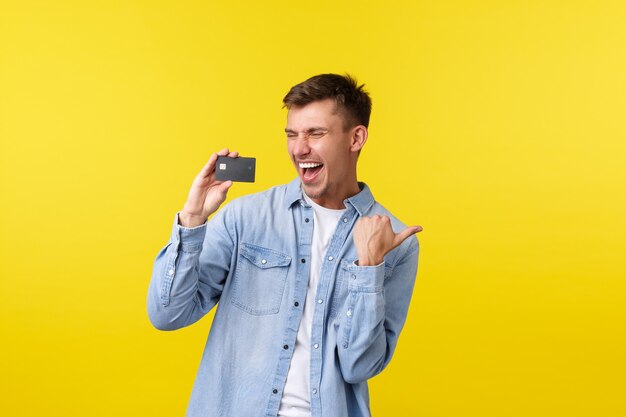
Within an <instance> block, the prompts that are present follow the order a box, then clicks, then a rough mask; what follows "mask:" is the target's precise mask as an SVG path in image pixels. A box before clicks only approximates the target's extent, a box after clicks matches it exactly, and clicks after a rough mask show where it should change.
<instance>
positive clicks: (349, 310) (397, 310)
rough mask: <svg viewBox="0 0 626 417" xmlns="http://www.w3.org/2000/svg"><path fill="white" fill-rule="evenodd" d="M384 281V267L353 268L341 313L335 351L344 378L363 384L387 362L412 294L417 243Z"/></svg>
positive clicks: (396, 340)
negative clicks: (347, 293)
mask: <svg viewBox="0 0 626 417" xmlns="http://www.w3.org/2000/svg"><path fill="white" fill-rule="evenodd" d="M407 246H408V248H406V249H405V251H406V253H405V255H404V256H403V257H402V258H401V261H400V262H398V263H397V264H396V265H395V266H394V267H393V268H392V269H391V268H390V271H392V272H391V273H390V274H389V275H390V276H389V277H387V278H385V265H384V264H380V265H377V266H366V267H362V266H356V265H355V266H352V267H351V273H350V278H349V279H350V284H349V287H348V288H349V295H348V299H347V301H346V303H345V304H344V308H343V310H342V311H341V312H340V317H339V318H340V326H339V334H338V343H339V346H338V352H339V361H340V366H341V370H342V373H343V376H344V379H345V380H346V381H347V382H350V383H358V382H363V381H366V380H367V379H369V378H372V377H373V376H375V375H377V374H378V373H380V372H381V371H382V370H383V369H384V368H385V367H386V366H387V364H388V363H389V362H390V360H391V357H392V356H393V352H394V350H395V347H396V344H397V342H398V337H399V335H400V331H401V329H402V327H403V325H404V322H405V320H406V315H407V312H408V308H409V303H410V300H411V295H412V292H413V285H414V282H415V274H416V271H417V240H415V243H414V244H411V245H407Z"/></svg>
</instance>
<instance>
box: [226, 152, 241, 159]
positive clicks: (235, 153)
mask: <svg viewBox="0 0 626 417" xmlns="http://www.w3.org/2000/svg"><path fill="white" fill-rule="evenodd" d="M238 156H239V152H237V151H232V152H231V153H229V154H228V157H229V158H237V157H238Z"/></svg>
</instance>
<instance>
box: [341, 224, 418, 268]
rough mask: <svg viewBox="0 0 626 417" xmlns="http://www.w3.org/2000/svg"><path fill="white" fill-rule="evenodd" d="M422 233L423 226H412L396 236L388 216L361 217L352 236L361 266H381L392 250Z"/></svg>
mask: <svg viewBox="0 0 626 417" xmlns="http://www.w3.org/2000/svg"><path fill="white" fill-rule="evenodd" d="M421 231H422V226H411V227H407V228H406V229H404V230H403V231H401V232H400V233H397V234H396V233H394V231H393V229H392V228H391V220H390V219H389V217H387V216H379V215H375V216H372V217H361V218H360V219H359V220H358V221H357V222H356V224H355V225H354V231H353V234H352V238H353V240H354V245H355V246H356V249H357V253H358V255H359V265H360V266H371V265H379V264H380V263H381V262H383V260H384V257H385V255H387V254H388V253H389V252H390V251H391V250H392V249H394V248H396V247H398V246H399V245H400V244H401V243H402V242H404V241H405V240H406V239H407V238H408V237H410V236H412V235H414V234H415V233H418V232H421Z"/></svg>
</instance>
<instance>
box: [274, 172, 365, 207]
mask: <svg viewBox="0 0 626 417" xmlns="http://www.w3.org/2000/svg"><path fill="white" fill-rule="evenodd" d="M359 188H360V189H361V191H360V192H359V193H358V194H355V195H353V196H352V197H348V198H346V199H345V200H343V204H344V205H345V206H346V208H349V207H348V205H350V206H352V207H354V208H355V210H356V211H357V212H358V213H359V215H361V216H363V215H364V214H365V213H366V212H367V211H368V210H369V209H370V207H372V205H373V204H374V196H373V195H372V192H371V191H370V187H368V186H367V184H365V183H364V182H359ZM297 201H302V204H306V202H305V201H304V198H303V197H302V189H301V188H300V178H298V177H297V178H295V179H294V180H293V181H291V182H290V183H289V184H287V191H286V193H285V203H286V205H287V208H291V206H292V205H293V204H294V203H295V202H297Z"/></svg>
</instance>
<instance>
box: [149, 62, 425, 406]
mask: <svg viewBox="0 0 626 417" xmlns="http://www.w3.org/2000/svg"><path fill="white" fill-rule="evenodd" d="M283 102H284V104H285V107H287V109H288V114H287V127H286V129H285V132H286V134H287V147H288V151H289V156H290V158H291V160H292V162H293V164H294V166H295V168H296V171H297V172H298V178H296V179H295V180H293V181H292V182H291V183H289V184H287V185H282V186H277V187H274V188H271V189H269V190H267V191H264V192H261V193H257V194H252V195H248V196H245V197H242V198H239V199H235V200H234V201H232V202H231V203H230V204H228V205H226V206H225V207H224V208H223V209H222V210H220V211H217V210H218V208H219V206H220V205H221V204H222V203H223V202H224V200H225V199H226V193H227V191H228V189H229V188H230V187H231V185H232V182H231V181H225V182H219V181H216V180H215V176H214V174H215V163H216V160H217V157H218V155H222V156H224V155H228V156H231V157H237V156H238V153H237V152H229V150H228V149H223V150H221V151H219V152H217V153H214V154H213V155H211V157H210V159H209V161H208V162H207V164H206V165H205V166H204V167H203V168H202V170H201V171H200V173H199V174H198V176H197V177H196V178H195V179H194V181H193V184H192V186H191V190H190V192H189V196H188V199H187V202H186V203H185V205H184V207H183V209H182V211H180V212H179V213H177V214H176V216H175V220H174V226H173V231H172V235H171V238H170V241H169V243H168V244H167V245H166V246H165V247H164V248H163V249H162V250H161V251H160V252H159V254H158V255H157V258H156V261H155V264H154V271H153V276H152V280H151V282H150V288H149V290H148V313H149V317H150V320H151V321H152V323H153V325H154V326H155V327H157V328H158V329H162V330H174V329H178V328H181V327H184V326H188V325H190V324H192V323H194V322H196V321H197V320H199V319H200V318H201V317H202V316H204V315H205V314H206V313H207V312H208V311H209V310H210V309H211V308H213V307H214V306H215V305H216V304H217V311H216V312H215V317H214V320H213V323H212V328H211V332H210V335H209V337H208V340H207V344H206V347H205V351H204V355H203V356H202V361H201V363H200V369H199V370H198V374H197V377H196V381H195V385H194V388H193V392H192V395H191V400H190V403H189V406H188V409H187V416H189V417H200V416H202V417H218V416H234V417H240V416H241V417H249V416H251V417H252V416H259V417H261V416H267V417H269V416H273V417H276V416H280V417H301V416H312V417H342V416H349V417H362V416H369V415H370V411H369V395H368V388H367V380H368V379H369V378H371V377H373V376H374V375H376V374H378V373H379V372H381V371H382V370H383V369H384V368H385V366H386V365H387V364H388V363H389V361H390V360H391V356H392V354H393V351H394V349H395V347H396V343H397V341H398V336H399V334H400V330H401V329H402V326H403V324H404V322H405V319H406V315H407V311H408V307H409V301H410V298H411V294H412V290H413V285H414V282H415V275H416V272H417V257H418V242H417V239H416V238H415V236H414V234H415V233H417V232H419V231H421V227H420V226H413V227H409V228H405V227H404V225H402V223H400V222H399V221H398V220H397V219H396V218H395V217H393V216H392V215H391V214H390V213H389V212H388V211H387V210H385V209H384V208H383V207H382V206H381V205H380V204H378V203H377V202H376V201H375V200H374V198H373V196H372V194H371V192H370V190H369V188H368V186H367V185H365V184H364V183H360V182H357V174H356V166H357V159H358V155H359V153H360V151H361V149H362V148H363V146H364V145H365V142H366V140H367V127H368V124H369V117H370V111H371V101H370V98H369V96H368V94H367V93H366V92H365V91H364V90H363V85H361V86H360V87H357V84H356V81H355V80H353V79H352V78H350V77H349V76H345V77H344V76H340V75H335V74H322V75H318V76H315V77H312V78H310V79H308V80H306V81H304V82H303V83H300V84H298V85H296V86H294V87H293V88H292V89H291V90H290V91H289V93H288V94H287V95H286V96H285V98H284V99H283ZM214 213H215V215H214V216H213V217H212V219H211V220H210V221H208V222H207V218H208V217H209V216H210V215H212V214H214ZM394 230H395V231H398V233H395V232H394Z"/></svg>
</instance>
